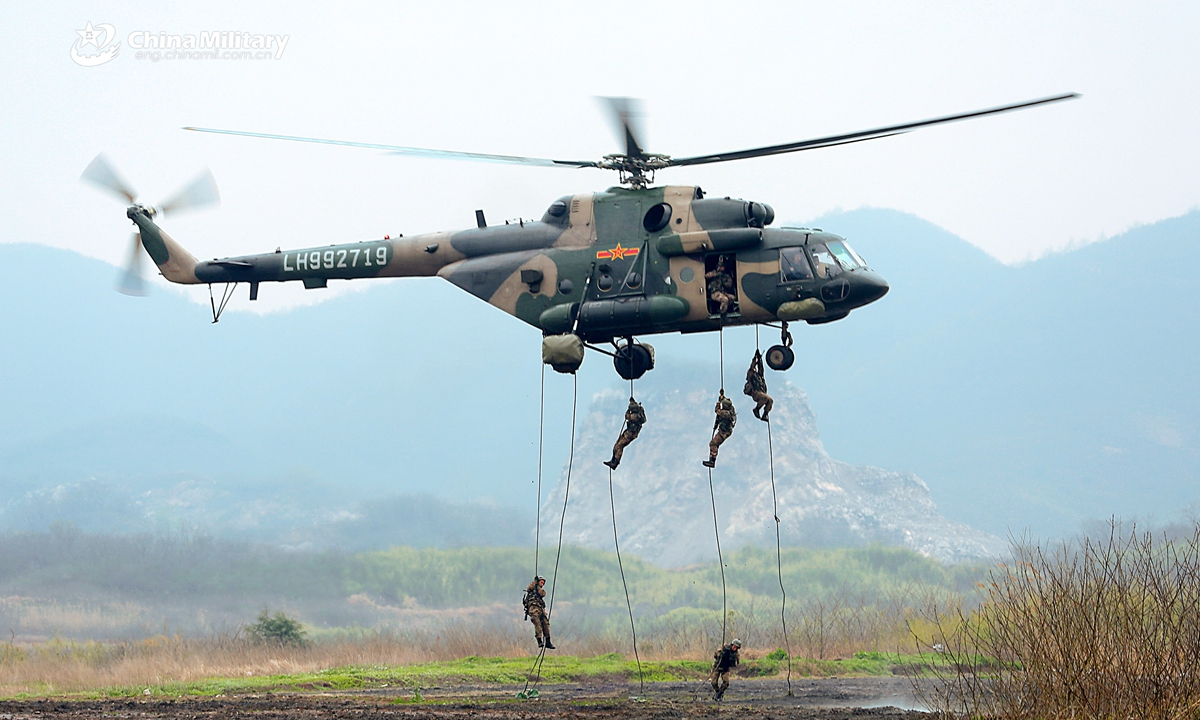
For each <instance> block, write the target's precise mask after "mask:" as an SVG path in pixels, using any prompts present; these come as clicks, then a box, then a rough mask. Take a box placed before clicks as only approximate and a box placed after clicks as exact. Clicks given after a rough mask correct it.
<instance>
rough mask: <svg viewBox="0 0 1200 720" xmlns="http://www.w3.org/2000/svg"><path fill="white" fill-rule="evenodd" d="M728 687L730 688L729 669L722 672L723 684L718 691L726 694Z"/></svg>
mask: <svg viewBox="0 0 1200 720" xmlns="http://www.w3.org/2000/svg"><path fill="white" fill-rule="evenodd" d="M728 689H729V671H728V670H726V671H725V672H723V673H721V686H720V688H718V689H717V693H718V694H720V695H724V694H725V691H726V690H728Z"/></svg>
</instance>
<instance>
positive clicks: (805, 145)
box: [669, 93, 1079, 165]
mask: <svg viewBox="0 0 1200 720" xmlns="http://www.w3.org/2000/svg"><path fill="white" fill-rule="evenodd" d="M1077 97H1079V94H1078V93H1066V94H1064V95H1055V96H1053V97H1046V98H1041V99H1039V100H1030V101H1028V102H1022V103H1015V104H1013V105H1002V106H1000V107H994V108H988V109H986V110H976V111H974V112H967V113H960V114H958V115H946V116H943V117H937V118H932V119H929V120H919V121H917V122H910V123H903V124H901V125H889V126H888V127H882V128H875V129H874V130H862V131H860V132H854V133H847V134H845V135H830V136H828V137H822V138H814V139H812V140H801V141H800V142H794V143H786V144H783V145H770V146H767V147H760V148H751V149H750V150H738V151H735V152H727V153H718V154H714V155H696V156H694V157H684V158H671V159H670V161H669V164H670V165H705V164H708V163H718V162H726V161H729V160H744V159H746V158H754V157H762V156H764V155H781V154H783V153H790V152H799V151H801V150H815V149H817V148H823V147H832V146H834V145H845V144H847V143H852V142H862V141H863V140H875V139H878V138H882V137H888V136H891V135H899V134H901V133H906V132H910V131H912V130H916V129H917V128H923V127H929V126H930V125H941V124H943V123H951V122H957V121H959V120H969V119H971V118H977V117H983V116H985V115H996V114H999V113H1005V112H1011V111H1013V110H1023V109H1025V108H1031V107H1035V106H1037V105H1046V104H1049V103H1056V102H1060V101H1062V100H1074V99H1075V98H1077Z"/></svg>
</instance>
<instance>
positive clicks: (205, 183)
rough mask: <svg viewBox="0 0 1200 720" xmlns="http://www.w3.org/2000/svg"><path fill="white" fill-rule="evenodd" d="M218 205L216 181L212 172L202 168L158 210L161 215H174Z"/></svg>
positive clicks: (218, 192) (219, 195) (218, 193)
mask: <svg viewBox="0 0 1200 720" xmlns="http://www.w3.org/2000/svg"><path fill="white" fill-rule="evenodd" d="M220 203H221V193H220V191H218V190H217V181H216V179H215V178H214V177H213V174H212V172H211V171H209V169H208V168H204V170H202V171H201V172H200V174H199V175H197V176H196V177H195V179H193V180H192V182H190V183H188V185H186V186H185V187H183V188H181V189H180V190H179V191H178V192H176V193H175V194H174V195H172V196H171V199H170V200H167V201H166V202H164V203H163V204H162V205H161V206H159V208H158V209H159V211H160V212H163V213H175V212H179V211H180V210H191V209H195V208H201V207H206V206H208V205H219V204H220Z"/></svg>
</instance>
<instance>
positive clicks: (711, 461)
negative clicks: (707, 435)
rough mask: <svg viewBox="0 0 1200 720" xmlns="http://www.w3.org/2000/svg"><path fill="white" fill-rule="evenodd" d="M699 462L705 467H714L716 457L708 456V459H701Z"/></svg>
mask: <svg viewBox="0 0 1200 720" xmlns="http://www.w3.org/2000/svg"><path fill="white" fill-rule="evenodd" d="M700 464H701V465H703V466H704V467H706V468H714V467H716V466H717V459H716V458H709V459H707V460H704V461H701V463H700Z"/></svg>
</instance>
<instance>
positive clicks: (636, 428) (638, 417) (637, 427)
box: [604, 398, 646, 470]
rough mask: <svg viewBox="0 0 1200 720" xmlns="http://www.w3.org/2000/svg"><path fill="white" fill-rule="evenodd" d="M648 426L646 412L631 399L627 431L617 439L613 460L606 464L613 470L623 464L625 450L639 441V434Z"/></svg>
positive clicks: (626, 422) (626, 425) (626, 423)
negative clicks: (644, 426) (630, 444)
mask: <svg viewBox="0 0 1200 720" xmlns="http://www.w3.org/2000/svg"><path fill="white" fill-rule="evenodd" d="M645 424H646V411H645V410H644V409H642V406H641V404H640V403H638V401H636V400H634V399H633V398H629V409H628V410H626V411H625V429H624V430H623V431H621V437H619V438H617V444H616V445H613V451H612V460H609V461H608V462H606V463H604V464H605V465H607V466H609V467H610V468H612V469H613V470H616V469H617V466H618V465H620V464H621V456H622V455H624V454H625V448H626V446H628V445H629V443H631V442H633V441H634V440H636V439H637V436H638V433H640V432H641V431H642V425H645Z"/></svg>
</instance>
